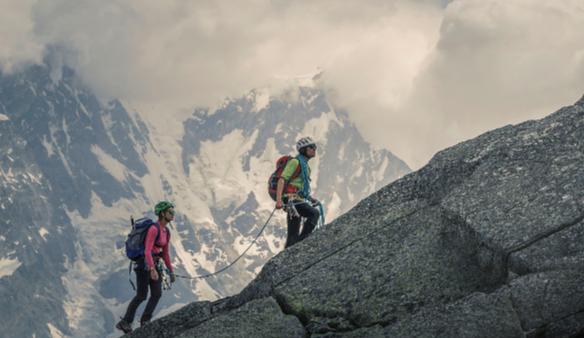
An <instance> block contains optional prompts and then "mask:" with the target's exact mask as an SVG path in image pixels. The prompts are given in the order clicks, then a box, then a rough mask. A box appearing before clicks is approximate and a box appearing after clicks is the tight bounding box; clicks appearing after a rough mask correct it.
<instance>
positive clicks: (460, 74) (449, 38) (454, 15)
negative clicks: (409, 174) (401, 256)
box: [337, 0, 584, 167]
mask: <svg viewBox="0 0 584 338" xmlns="http://www.w3.org/2000/svg"><path fill="white" fill-rule="evenodd" d="M437 33H438V35H437V40H436V44H435V45H434V46H433V47H432V49H431V51H429V52H428V53H421V54H420V55H423V54H425V55H426V57H425V60H424V61H423V62H415V66H414V67H412V71H411V72H410V73H408V75H405V78H409V80H411V81H412V83H411V85H410V86H409V87H407V88H409V89H408V90H407V91H406V92H407V95H402V96H401V97H400V98H399V99H397V100H395V102H387V101H385V102H384V101H383V100H384V99H387V98H391V96H390V95H391V94H389V95H388V94H386V93H384V91H382V90H379V89H381V86H379V87H377V86H375V85H374V86H372V87H371V86H366V85H365V83H367V81H363V83H361V86H356V88H355V89H356V90H357V91H358V92H351V91H350V90H349V88H344V90H342V91H340V92H339V93H338V95H339V97H350V95H353V96H358V95H359V93H361V94H362V97H361V99H360V100H356V101H355V102H348V103H347V104H348V107H349V110H350V111H352V112H353V113H354V114H356V113H357V112H361V114H362V115H363V116H362V117H358V116H357V117H356V119H357V121H358V124H359V125H360V127H361V129H363V130H367V135H368V137H369V139H370V140H373V142H374V143H376V144H383V145H385V146H386V147H388V148H389V149H391V150H395V152H396V153H397V154H398V155H400V156H402V158H404V159H405V160H406V162H408V163H409V164H411V165H412V166H413V167H419V166H421V165H423V164H424V163H425V162H426V161H428V160H429V158H430V157H431V156H432V154H434V153H435V152H436V151H439V150H441V149H443V148H445V147H448V146H451V145H453V144H456V143H458V142H461V141H463V140H465V139H469V138H472V137H474V136H477V135H478V134H480V133H482V132H485V131H487V130H490V129H494V128H497V127H501V126H504V125H506V124H509V123H519V122H522V121H524V120H527V119H533V118H540V117H543V116H545V115H547V114H549V113H551V112H553V111H555V110H557V109H559V108H560V107H561V106H564V105H569V104H571V103H573V102H575V101H576V100H577V99H578V98H580V97H581V96H582V94H583V93H584V4H583V3H582V2H581V1H573V0H560V1H554V2H539V1H531V0H512V1H509V0H459V1H453V2H451V3H450V4H449V5H448V7H447V8H446V9H445V11H444V12H443V18H442V22H441V24H440V28H439V31H438V32H437ZM428 36H429V35H426V37H428ZM428 41H432V39H431V38H430V39H428ZM413 45H414V44H409V46H413ZM405 55H409V53H405ZM392 64H395V61H394V62H393V63H392ZM363 68H364V69H365V68H366V66H364V67H363ZM386 69H387V68H386ZM409 75H412V76H411V77H409ZM379 76H381V77H383V78H384V81H385V82H387V83H389V82H391V81H393V80H394V79H395V77H392V76H390V74H387V73H386V74H384V73H383V71H380V72H379ZM398 78H399V77H398ZM398 82H399V83H401V84H402V85H404V84H405V83H406V81H398ZM372 83H373V84H375V83H376V81H372ZM337 87H340V88H343V87H341V86H337ZM365 88H374V89H377V90H372V91H371V92H367V91H366V89H365ZM404 88H405V87H404ZM385 92H390V93H392V94H393V95H395V94H397V93H400V91H399V90H396V89H390V88H387V90H386V91H385ZM365 115H366V116H365Z"/></svg>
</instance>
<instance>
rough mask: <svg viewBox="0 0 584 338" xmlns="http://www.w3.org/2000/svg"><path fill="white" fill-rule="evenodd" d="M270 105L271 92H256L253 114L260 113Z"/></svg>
mask: <svg viewBox="0 0 584 338" xmlns="http://www.w3.org/2000/svg"><path fill="white" fill-rule="evenodd" d="M269 104H270V92H269V91H268V90H265V89H264V90H258V91H256V92H255V97H254V107H253V110H252V111H253V112H259V111H260V110H262V109H264V108H266V107H267V106H268V105H269Z"/></svg>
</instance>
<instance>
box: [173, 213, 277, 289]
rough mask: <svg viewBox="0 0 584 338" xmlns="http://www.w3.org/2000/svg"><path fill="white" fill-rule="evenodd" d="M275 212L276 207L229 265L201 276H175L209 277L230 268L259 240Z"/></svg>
mask: <svg viewBox="0 0 584 338" xmlns="http://www.w3.org/2000/svg"><path fill="white" fill-rule="evenodd" d="M274 212H276V208H274V210H272V213H271V214H270V217H268V220H267V221H266V223H264V225H263V226H262V228H261V229H260V232H258V234H257V235H256V237H255V238H254V240H253V241H252V242H251V243H250V244H249V245H248V247H247V248H246V249H245V251H243V253H242V254H241V255H239V257H237V258H236V259H235V260H234V261H233V262H231V263H230V264H229V265H227V266H225V267H223V268H221V269H219V270H217V271H215V272H213V273H208V274H204V275H199V276H195V277H190V276H182V275H177V274H175V275H174V276H175V277H177V278H185V279H200V278H208V277H211V276H214V275H217V274H220V273H221V272H223V271H225V270H227V269H229V268H230V267H231V266H232V265H233V264H235V263H237V261H238V260H240V259H241V257H243V256H244V255H245V254H246V252H247V251H248V250H249V249H250V248H251V246H252V245H254V244H255V242H256V241H257V239H258V238H259V237H260V235H261V234H262V232H264V229H265V228H266V226H267V225H268V223H269V222H270V219H272V216H274Z"/></svg>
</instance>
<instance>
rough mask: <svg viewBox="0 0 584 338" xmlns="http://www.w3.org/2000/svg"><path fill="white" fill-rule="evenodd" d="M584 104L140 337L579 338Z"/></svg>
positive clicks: (463, 151) (340, 223)
mask: <svg viewBox="0 0 584 338" xmlns="http://www.w3.org/2000/svg"><path fill="white" fill-rule="evenodd" d="M583 164H584V98H583V99H582V100H580V101H579V102H578V103H577V104H575V105H573V106H569V107H565V108H562V109H560V110H559V111H557V112H556V113H554V114H552V115H550V116H548V117H546V118H544V119H542V120H538V121H528V122H525V123H522V124H519V125H516V126H506V127H503V128H500V129H497V130H494V131H491V132H488V133H486V134H483V135H481V136H479V137H477V138H475V139H472V140H469V141H466V142H463V143H461V144H458V145H456V146H454V147H451V148H449V149H446V150H444V151H441V152H439V153H438V154H436V155H435V156H434V158H433V159H432V160H431V161H430V163H429V164H428V165H427V166H425V167H424V168H422V169H421V170H419V171H417V172H415V173H412V174H409V175H407V176H405V177H404V178H402V179H400V180H398V181H396V182H394V183H392V184H390V185H388V186H386V187H385V188H383V189H381V190H379V191H378V192H376V193H374V194H373V195H371V196H370V197H368V198H366V199H365V200H363V201H361V202H360V203H359V204H357V206H355V207H354V208H353V209H352V210H350V211H349V212H347V213H346V214H344V215H343V216H341V217H339V218H337V219H336V220H335V221H334V222H333V223H331V224H328V225H327V226H326V227H325V228H324V229H321V230H320V231H318V232H316V233H314V234H313V235H312V236H311V237H309V238H308V239H307V240H305V241H304V242H301V243H300V244H298V245H296V246H294V247H292V248H290V249H287V250H285V251H284V252H282V253H280V254H279V255H277V256H276V257H274V258H273V259H271V260H270V261H269V262H268V263H267V264H266V265H265V266H264V267H263V270H262V271H261V273H260V274H259V275H258V277H257V278H256V279H255V280H254V281H253V282H252V283H250V284H249V285H248V286H247V288H245V289H244V290H243V291H242V292H241V293H240V294H239V295H237V296H234V297H230V298H226V299H222V300H219V301H216V302H213V303H210V302H198V303H192V304H190V305H187V306H185V307H184V308H182V309H180V310H179V311H176V312H175V313H173V314H171V315H169V316H166V317H164V318H162V319H160V320H157V321H155V322H153V323H151V324H150V325H148V326H147V327H145V328H142V329H139V330H137V331H136V332H135V333H133V335H132V336H133V337H157V338H158V337H279V338H281V337H525V336H528V337H569V336H577V335H582V334H584V221H583V219H584V165H583Z"/></svg>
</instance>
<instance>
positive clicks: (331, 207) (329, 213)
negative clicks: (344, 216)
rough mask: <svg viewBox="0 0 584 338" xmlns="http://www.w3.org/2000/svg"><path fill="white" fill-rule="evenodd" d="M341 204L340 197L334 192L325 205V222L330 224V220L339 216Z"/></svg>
mask: <svg viewBox="0 0 584 338" xmlns="http://www.w3.org/2000/svg"><path fill="white" fill-rule="evenodd" d="M341 203H342V201H341V197H340V196H339V195H338V194H337V193H336V192H334V193H333V198H332V199H331V201H330V202H329V203H328V204H327V205H326V209H325V221H326V220H327V219H328V220H329V222H330V220H333V219H335V218H337V217H338V216H339V214H340V212H341Z"/></svg>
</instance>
